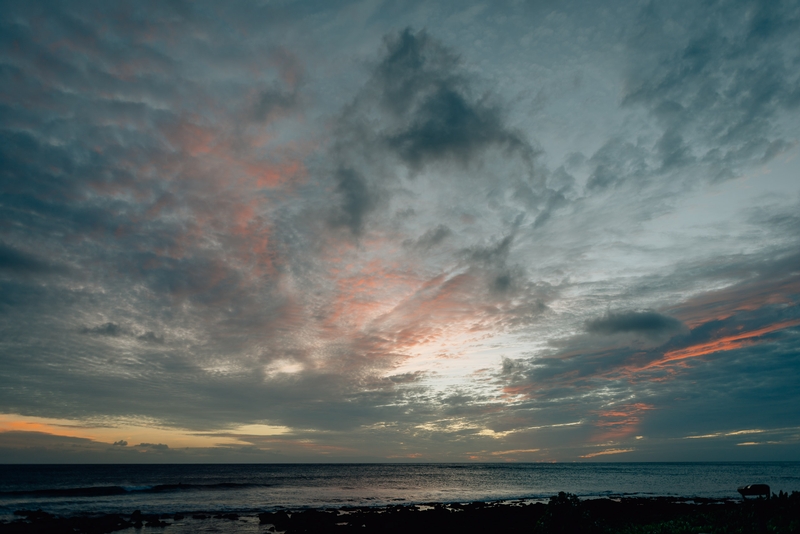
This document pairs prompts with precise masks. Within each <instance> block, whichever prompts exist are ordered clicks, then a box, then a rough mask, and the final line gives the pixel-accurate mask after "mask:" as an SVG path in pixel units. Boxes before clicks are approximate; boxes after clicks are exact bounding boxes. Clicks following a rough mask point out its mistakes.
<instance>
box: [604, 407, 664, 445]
mask: <svg viewBox="0 0 800 534" xmlns="http://www.w3.org/2000/svg"><path fill="white" fill-rule="evenodd" d="M652 409H653V406H652V405H650V404H645V403H642V402H637V403H634V404H626V405H623V406H619V407H616V408H614V409H612V410H605V411H600V412H597V415H598V416H599V417H600V420H599V421H598V422H597V423H595V426H597V427H600V428H603V429H604V432H602V433H601V434H599V435H597V436H595V437H594V439H593V441H595V442H605V441H614V440H619V439H622V438H625V437H628V436H630V435H632V434H634V433H636V431H637V430H638V429H639V424H640V423H641V419H642V417H641V416H642V413H643V412H646V411H648V410H652Z"/></svg>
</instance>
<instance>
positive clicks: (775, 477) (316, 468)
mask: <svg viewBox="0 0 800 534" xmlns="http://www.w3.org/2000/svg"><path fill="white" fill-rule="evenodd" d="M752 483H764V484H769V486H770V487H771V489H772V491H773V492H775V493H777V492H778V491H779V490H783V491H785V492H791V491H800V462H775V463H581V464H572V463H566V464H562V463H554V464H541V463H532V464H519V463H509V464H254V465H242V464H236V465H230V464H226V465H217V464H215V465H185V464H182V465H0V520H3V521H9V520H11V519H15V518H14V516H13V512H14V511H15V510H20V509H28V510H43V511H45V512H48V513H52V514H56V515H60V516H69V515H77V514H99V513H119V514H130V513H131V512H132V511H133V510H141V511H142V512H143V513H147V514H166V513H170V514H174V513H177V512H181V513H197V512H210V513H223V512H224V513H231V512H234V513H238V514H243V515H248V514H249V515H250V516H255V514H257V513H258V512H261V511H274V510H278V509H290V510H291V509H300V508H322V507H333V508H341V507H346V506H384V505H396V504H409V505H411V504H423V503H431V502H443V503H448V502H450V503H452V502H474V501H498V500H516V499H524V500H546V499H547V498H549V497H550V496H552V495H555V494H557V493H558V492H559V491H566V492H569V493H574V494H576V495H578V496H579V497H582V498H596V497H609V496H610V497H615V496H679V497H709V498H728V497H729V498H738V497H739V495H738V493H737V492H736V488H737V487H739V486H742V485H746V484H752ZM254 521H255V523H253V524H254V525H256V526H257V519H254ZM240 526H241V525H240ZM253 528H256V527H255V526H254V527H253ZM173 532H177V531H176V530H173Z"/></svg>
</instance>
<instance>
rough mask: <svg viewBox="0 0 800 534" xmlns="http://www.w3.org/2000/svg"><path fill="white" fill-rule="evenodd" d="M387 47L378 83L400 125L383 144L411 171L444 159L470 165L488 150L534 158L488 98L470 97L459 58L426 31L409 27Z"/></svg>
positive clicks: (377, 73)
mask: <svg viewBox="0 0 800 534" xmlns="http://www.w3.org/2000/svg"><path fill="white" fill-rule="evenodd" d="M385 44H386V56H385V58H384V59H383V61H381V63H380V64H379V65H378V66H377V68H376V70H375V76H374V82H375V84H376V85H377V88H378V91H379V92H380V93H381V102H382V104H383V107H384V109H386V110H388V111H390V112H391V113H392V114H394V115H395V116H397V117H398V119H400V124H401V125H400V127H399V128H398V129H397V130H395V131H392V132H389V133H387V134H385V142H386V144H387V146H388V147H389V148H390V149H391V150H392V151H394V152H396V153H397V154H398V155H399V157H400V158H401V159H402V160H403V161H404V162H405V163H406V164H408V165H409V166H410V167H411V168H412V169H415V170H418V169H420V168H421V167H422V166H423V165H424V164H426V163H428V162H435V161H441V160H452V161H455V162H458V163H460V164H467V163H469V162H470V161H472V160H473V159H474V158H476V157H478V156H479V154H480V152H481V151H482V150H484V149H486V148H490V147H498V148H501V149H503V150H506V151H509V152H516V153H518V154H519V155H522V156H523V157H524V158H526V159H528V160H529V159H530V158H532V156H533V154H534V151H533V149H532V148H531V147H530V146H529V145H528V144H527V143H526V142H525V141H524V140H523V138H522V137H521V135H520V134H519V133H517V132H514V131H513V130H511V129H510V128H508V127H507V126H506V125H505V124H504V120H503V117H502V115H501V112H500V110H499V109H498V108H497V107H494V106H492V105H491V104H490V103H489V101H488V97H483V98H474V97H472V96H471V95H470V91H469V83H468V78H467V76H466V75H465V74H464V73H463V72H462V70H461V66H460V62H459V58H458V57H457V56H456V55H455V54H453V53H452V52H450V51H449V50H447V49H445V48H444V47H443V46H442V45H441V44H439V43H438V42H436V41H435V40H433V39H432V38H431V37H430V36H429V35H428V34H427V33H426V32H425V31H424V30H422V31H419V32H417V33H413V32H412V30H411V29H408V28H407V29H405V30H403V31H402V32H401V33H399V34H398V35H392V36H389V37H387V38H386V41H385Z"/></svg>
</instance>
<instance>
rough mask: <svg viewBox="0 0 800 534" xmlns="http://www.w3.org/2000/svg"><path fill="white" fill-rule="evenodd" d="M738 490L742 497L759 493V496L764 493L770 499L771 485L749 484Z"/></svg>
mask: <svg viewBox="0 0 800 534" xmlns="http://www.w3.org/2000/svg"><path fill="white" fill-rule="evenodd" d="M736 491H738V492H739V493H740V494H741V495H742V499H744V498H746V497H747V496H748V495H757V496H759V497H760V496H762V495H763V496H764V497H766V498H767V499H769V486H768V485H766V484H750V485H749V486H742V487H741V488H739V489H737V490H736Z"/></svg>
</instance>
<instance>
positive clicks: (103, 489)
mask: <svg viewBox="0 0 800 534" xmlns="http://www.w3.org/2000/svg"><path fill="white" fill-rule="evenodd" d="M267 486H270V484H239V483H235V482H220V483H217V484H183V483H180V482H179V483H178V484H156V485H154V486H132V487H131V486H129V487H125V486H90V487H87V488H46V489H30V490H16V491H0V499H2V498H14V497H111V496H114V495H130V494H142V493H166V492H180V491H220V490H237V489H247V488H254V487H267Z"/></svg>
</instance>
